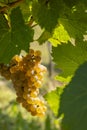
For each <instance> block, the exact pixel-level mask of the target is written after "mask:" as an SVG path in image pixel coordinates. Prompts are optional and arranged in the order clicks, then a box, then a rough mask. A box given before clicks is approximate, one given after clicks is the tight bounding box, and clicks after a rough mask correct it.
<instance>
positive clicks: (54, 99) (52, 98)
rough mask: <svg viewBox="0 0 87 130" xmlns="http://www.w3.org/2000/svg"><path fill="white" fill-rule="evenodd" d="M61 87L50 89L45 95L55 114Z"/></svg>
mask: <svg viewBox="0 0 87 130" xmlns="http://www.w3.org/2000/svg"><path fill="white" fill-rule="evenodd" d="M62 89H63V88H57V90H56V91H52V92H50V93H48V94H47V95H45V99H46V100H47V102H48V103H49V105H50V108H51V109H52V111H53V112H54V114H55V115H57V114H58V109H59V103H60V95H61V93H62Z"/></svg>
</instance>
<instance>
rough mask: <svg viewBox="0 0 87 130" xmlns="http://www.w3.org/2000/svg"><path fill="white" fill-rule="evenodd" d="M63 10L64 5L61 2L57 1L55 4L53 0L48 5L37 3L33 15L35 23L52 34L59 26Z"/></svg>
mask: <svg viewBox="0 0 87 130" xmlns="http://www.w3.org/2000/svg"><path fill="white" fill-rule="evenodd" d="M61 10H62V4H61V1H60V0H55V2H54V1H52V0H51V1H49V2H48V4H46V3H44V2H37V1H35V2H34V3H33V6H32V14H33V17H34V19H35V21H36V22H37V23H38V24H39V25H40V26H41V28H45V29H46V30H47V31H48V32H52V30H53V29H54V28H55V27H56V25H57V24H58V18H59V13H60V11H61Z"/></svg>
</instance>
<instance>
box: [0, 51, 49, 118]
mask: <svg viewBox="0 0 87 130" xmlns="http://www.w3.org/2000/svg"><path fill="white" fill-rule="evenodd" d="M40 61H41V52H40V51H34V50H33V49H30V51H29V54H27V55H26V56H23V57H21V56H18V55H16V56H14V57H13V58H12V60H11V62H10V64H9V65H4V64H0V74H1V75H2V76H4V77H5V78H6V79H11V80H12V82H13V86H14V88H15V91H16V95H17V99H16V100H17V101H18V102H19V103H21V104H22V106H23V107H24V108H25V109H26V110H27V111H28V112H31V115H33V116H42V115H44V113H45V111H46V107H45V103H44V102H43V101H42V100H41V99H40V98H39V96H38V95H39V88H40V87H41V84H42V79H43V73H44V72H46V67H44V66H43V65H41V64H40Z"/></svg>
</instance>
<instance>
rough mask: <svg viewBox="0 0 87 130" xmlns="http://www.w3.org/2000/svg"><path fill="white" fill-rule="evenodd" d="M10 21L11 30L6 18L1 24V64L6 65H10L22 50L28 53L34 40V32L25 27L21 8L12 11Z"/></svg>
mask: <svg viewBox="0 0 87 130" xmlns="http://www.w3.org/2000/svg"><path fill="white" fill-rule="evenodd" d="M2 17H3V16H2V15H1V18H2ZM1 18H0V19H1ZM10 19H11V27H10V28H8V26H7V24H8V23H6V20H5V18H4V17H3V20H1V23H0V24H1V25H0V34H1V36H0V37H1V38H0V62H4V63H8V62H9V60H10V59H11V58H12V56H14V55H15V54H19V53H20V51H21V50H22V49H23V50H25V51H28V48H29V42H30V41H32V38H33V32H32V30H31V29H30V28H29V27H28V26H27V25H25V23H24V20H23V18H22V14H21V10H20V9H19V8H15V9H14V10H12V12H11V15H10ZM4 23H5V26H4Z"/></svg>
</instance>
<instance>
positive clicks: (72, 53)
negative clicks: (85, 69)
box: [52, 42, 87, 77]
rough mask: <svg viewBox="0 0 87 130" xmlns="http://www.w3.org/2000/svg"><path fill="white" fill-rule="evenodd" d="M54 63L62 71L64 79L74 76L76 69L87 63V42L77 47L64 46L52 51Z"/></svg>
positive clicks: (54, 48)
mask: <svg viewBox="0 0 87 130" xmlns="http://www.w3.org/2000/svg"><path fill="white" fill-rule="evenodd" d="M52 52H53V53H52V56H53V61H54V62H55V63H56V66H57V67H58V68H60V69H61V70H62V73H61V75H62V76H64V77H67V76H72V75H74V72H75V71H76V69H77V68H78V67H79V65H81V64H82V63H84V62H85V61H87V42H80V43H78V44H77V45H76V46H73V45H72V44H70V43H68V44H62V45H58V47H53V49H52Z"/></svg>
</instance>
